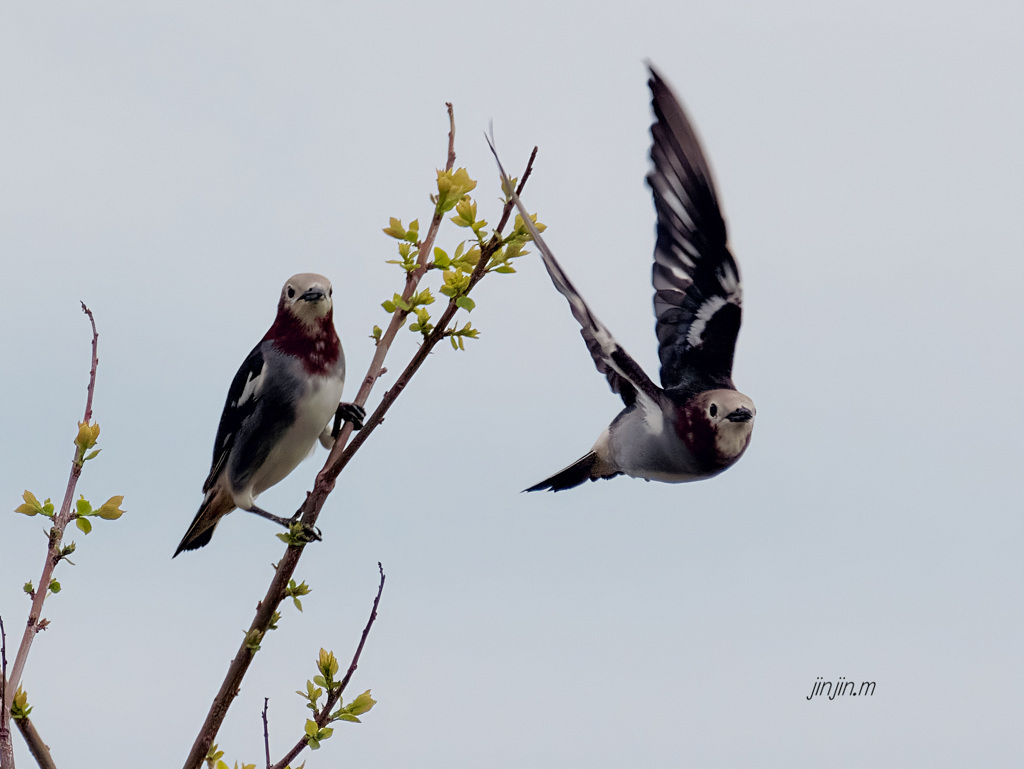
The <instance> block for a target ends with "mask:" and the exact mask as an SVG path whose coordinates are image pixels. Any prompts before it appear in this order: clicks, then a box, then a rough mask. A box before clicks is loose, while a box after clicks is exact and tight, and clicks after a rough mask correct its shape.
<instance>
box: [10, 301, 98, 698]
mask: <svg viewBox="0 0 1024 769" xmlns="http://www.w3.org/2000/svg"><path fill="white" fill-rule="evenodd" d="M82 310H83V311H84V312H85V314H86V315H88V316H89V322H90V324H91V325H92V368H91V369H90V371H89V388H88V391H87V396H86V400H85V417H84V419H83V421H85V422H89V421H90V420H91V419H92V397H93V392H94V391H95V389H96V367H97V365H98V364H99V358H98V357H97V344H98V341H99V334H98V333H97V332H96V321H95V319H94V318H93V315H92V311H91V310H90V309H89V308H88V307H86V306H85V303H84V302H83V303H82ZM75 452H76V453H75V461H72V463H71V475H70V477H69V478H68V485H67V488H66V489H65V491H64V501H63V502H62V503H61V507H60V512H59V513H58V514H57V515H56V516H55V517H54V519H53V527H52V528H51V529H50V538H49V547H48V549H47V553H46V561H45V562H44V563H43V572H42V574H41V575H40V577H39V583H38V585H37V586H36V590H35V592H34V593H33V595H32V608H31V609H30V610H29V615H28V622H27V624H26V625H25V633H24V635H23V636H22V638H21V645H20V646H19V647H18V655H17V657H15V659H14V667H13V668H12V669H11V677H10V678H9V679H8V681H7V685H6V687H5V688H6V691H5V693H4V694H5V696H4V703H3V704H4V708H5V709H6V710H10V709H11V703H12V702H13V700H14V693H15V691H17V689H18V684H20V683H21V674H22V672H23V671H24V669H25V662H26V661H27V660H28V653H29V650H30V649H31V648H32V641H33V639H34V638H35V637H36V633H38V632H39V631H40V630H43V629H45V628H46V621H45V620H42V621H40V617H41V615H42V612H43V602H44V601H45V600H46V596H47V594H49V592H50V580H51V578H52V576H53V570H54V568H55V567H56V566H57V564H58V563H59V562H60V558H61V556H60V551H61V539H62V537H63V536H64V529H65V528H66V527H67V525H68V524H69V523H70V522H71V520H72V515H73V514H72V512H71V503H72V501H73V500H74V498H75V487H76V486H77V485H78V478H79V476H81V474H82V463H80V462H78V461H77V459H78V453H77V452H78V449H77V446H76V448H75Z"/></svg>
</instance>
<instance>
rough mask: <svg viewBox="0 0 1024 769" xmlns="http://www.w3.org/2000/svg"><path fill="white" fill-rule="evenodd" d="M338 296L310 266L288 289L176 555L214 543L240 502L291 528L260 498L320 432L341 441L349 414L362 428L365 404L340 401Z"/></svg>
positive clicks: (245, 367) (231, 411)
mask: <svg viewBox="0 0 1024 769" xmlns="http://www.w3.org/2000/svg"><path fill="white" fill-rule="evenodd" d="M331 294H332V289H331V282H330V281H329V280H327V278H325V277H324V276H323V275H315V274H313V273H308V272H304V273H300V274H299V275H293V276H292V277H291V278H289V279H288V282H287V283H285V284H284V288H283V289H281V300H280V301H279V302H278V304H277V317H276V318H275V319H274V324H273V325H272V326H271V327H270V330H269V331H267V333H266V334H265V335H264V336H263V339H262V340H261V341H260V343H259V344H258V345H256V347H255V348H253V351H252V352H251V353H249V357H247V358H246V359H245V361H244V362H243V363H242V366H241V368H239V369H238V373H237V374H235V378H234V380H233V381H232V382H231V389H230V390H228V397H227V401H226V402H225V404H224V413H223V414H222V415H221V418H220V427H218V428H217V439H216V442H215V443H214V447H213V465H212V466H211V467H210V474H209V476H208V477H207V478H206V482H205V483H204V484H203V492H204V497H203V503H202V504H201V505H200V506H199V512H198V513H196V517H195V519H194V520H193V521H192V525H191V526H189V528H188V531H187V532H186V533H185V536H184V537H183V538H182V540H181V544H179V545H178V549H177V550H175V551H174V555H175V556H176V555H178V553H180V552H182V551H183V550H195V549H196V548H200V547H202V546H203V545H205V544H206V543H208V542H209V541H210V538H211V537H212V536H213V530H214V528H215V527H216V526H217V522H218V521H219V520H220V519H221V518H223V517H224V516H225V515H227V514H228V513H230V512H231V511H232V510H234V509H235V508H236V507H237V508H239V509H241V510H247V511H249V512H251V513H256V514H257V515H261V516H263V517H265V518H269V519H270V520H272V521H276V522H277V523H280V524H282V525H285V526H287V525H288V523H289V520H288V519H285V518H280V517H278V516H276V515H272V514H271V513H268V512H267V511H266V510H262V509H260V508H259V507H257V506H256V497H258V496H259V495H260V494H261V493H262V492H264V491H266V490H267V489H269V488H270V487H271V486H273V485H274V484H276V483H278V482H280V481H281V480H283V479H284V478H285V476H287V475H288V473H290V472H291V471H292V470H294V469H295V467H296V466H297V465H298V464H299V462H301V461H302V460H303V459H305V458H306V457H307V456H309V454H310V453H311V452H312V450H313V447H314V445H315V444H316V441H317V438H319V439H320V442H321V443H322V444H323V445H324V447H325V448H330V447H331V446H333V444H334V439H335V438H336V437H337V435H338V431H339V429H340V427H341V420H342V419H347V420H348V421H350V422H352V423H353V424H354V426H355V427H356V429H358V428H359V427H361V426H362V419H363V417H364V416H365V412H364V411H363V409H362V407H360V406H356V405H355V404H351V403H340V401H341V391H342V387H344V385H345V354H344V353H343V352H342V349H341V342H340V341H339V340H338V334H337V332H335V330H334V315H333V302H332V299H331ZM332 418H334V424H333V425H330V424H328V423H329V422H330V421H331V419H332ZM332 427H333V429H332Z"/></svg>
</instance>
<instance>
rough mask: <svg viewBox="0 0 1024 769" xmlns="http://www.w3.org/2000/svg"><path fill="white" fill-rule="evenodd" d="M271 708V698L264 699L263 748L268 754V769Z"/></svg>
mask: <svg viewBox="0 0 1024 769" xmlns="http://www.w3.org/2000/svg"><path fill="white" fill-rule="evenodd" d="M268 707H270V697H264V698H263V748H264V750H266V753H267V769H270V727H269V726H268V724H267V708H268Z"/></svg>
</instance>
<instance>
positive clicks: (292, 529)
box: [248, 505, 323, 545]
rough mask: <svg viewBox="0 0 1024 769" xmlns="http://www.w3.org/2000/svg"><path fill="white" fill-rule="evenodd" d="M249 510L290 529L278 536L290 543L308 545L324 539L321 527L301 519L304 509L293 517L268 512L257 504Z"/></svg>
mask: <svg viewBox="0 0 1024 769" xmlns="http://www.w3.org/2000/svg"><path fill="white" fill-rule="evenodd" d="M248 512H250V513H255V514H256V515H258V516H260V517H261V518H266V519H267V520H268V521H273V522H274V523H276V524H278V525H280V526H284V527H285V528H286V529H288V532H287V533H286V534H278V537H280V538H281V539H282V540H284V541H285V542H287V543H288V544H289V545H300V544H301V545H306V544H309V543H310V542H321V541H323V537H322V536H321V535H320V529H318V528H317V527H316V526H310V525H309V524H306V523H303V522H302V521H300V520H299V514H300V513H301V512H302V510H299V511H298V512H296V513H295V515H293V516H292V517H291V518H282V517H281V516H280V515H274V514H273V513H268V512H267V511H266V510H264V509H262V508H260V507H256V506H255V505H253V506H252V507H251V508H249V510H248Z"/></svg>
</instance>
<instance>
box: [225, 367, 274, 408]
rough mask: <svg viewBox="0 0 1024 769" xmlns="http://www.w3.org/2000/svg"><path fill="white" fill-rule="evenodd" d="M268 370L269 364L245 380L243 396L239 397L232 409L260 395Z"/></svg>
mask: <svg viewBox="0 0 1024 769" xmlns="http://www.w3.org/2000/svg"><path fill="white" fill-rule="evenodd" d="M266 370H267V364H266V363H264V364H263V365H262V366H261V367H260V370H259V371H256V372H253V373H251V374H249V377H248V378H247V379H246V380H245V386H244V387H242V394H241V395H239V396H238V400H236V401H235V402H234V403H232V404H231V406H232V408H238V407H239V406H241V405H242V404H243V403H245V402H246V401H248V400H249V399H251V398H253V397H255V396H256V395H259V393H260V388H261V387H262V385H263V372H264V371H266Z"/></svg>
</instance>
